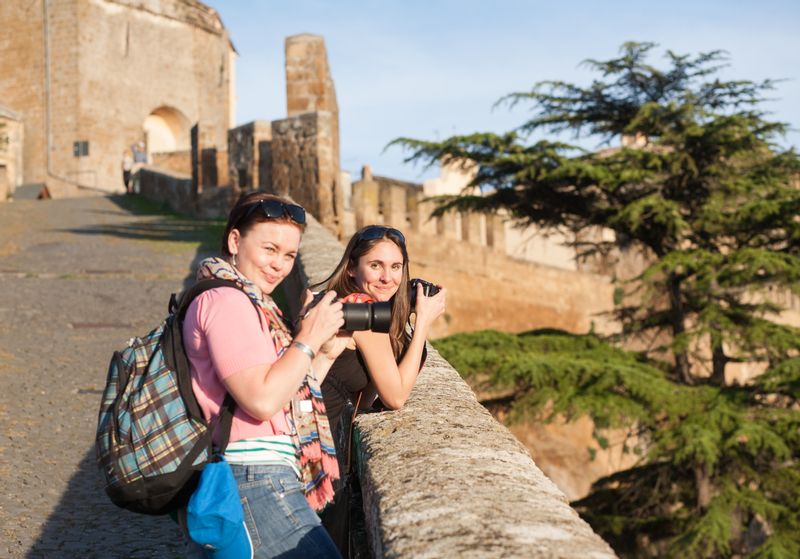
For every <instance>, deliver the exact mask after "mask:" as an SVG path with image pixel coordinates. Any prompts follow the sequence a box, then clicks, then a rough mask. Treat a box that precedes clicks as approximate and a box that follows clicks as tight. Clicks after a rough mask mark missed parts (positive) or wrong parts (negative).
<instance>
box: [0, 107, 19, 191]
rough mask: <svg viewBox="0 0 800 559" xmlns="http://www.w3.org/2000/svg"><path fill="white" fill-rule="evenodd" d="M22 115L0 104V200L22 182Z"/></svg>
mask: <svg viewBox="0 0 800 559" xmlns="http://www.w3.org/2000/svg"><path fill="white" fill-rule="evenodd" d="M22 142H23V126H22V117H21V116H20V115H19V114H17V113H15V112H14V111H12V110H11V109H9V108H8V107H4V106H3V105H0V202H2V201H3V200H7V199H8V198H9V197H10V196H12V195H13V194H14V191H15V190H16V188H17V187H18V186H19V185H21V184H22Z"/></svg>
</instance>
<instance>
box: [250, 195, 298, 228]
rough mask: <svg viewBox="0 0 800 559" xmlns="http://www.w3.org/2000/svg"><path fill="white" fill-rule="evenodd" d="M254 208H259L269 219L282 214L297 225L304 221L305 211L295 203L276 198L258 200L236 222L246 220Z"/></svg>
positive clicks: (276, 217)
mask: <svg viewBox="0 0 800 559" xmlns="http://www.w3.org/2000/svg"><path fill="white" fill-rule="evenodd" d="M256 208H261V211H263V212H264V215H265V216H266V217H268V218H270V219H278V218H280V217H283V216H288V217H289V219H291V220H292V221H294V222H295V223H297V224H298V225H305V223H306V211H305V210H304V209H303V208H302V207H301V206H298V205H297V204H284V203H283V202H279V201H278V200H259V201H258V202H255V203H254V204H253V205H252V206H250V207H249V208H248V209H247V211H246V212H245V213H244V214H243V215H242V217H241V219H239V221H238V222H237V224H240V223H242V222H243V221H246V220H247V218H248V217H250V216H251V215H252V214H253V212H254V211H256Z"/></svg>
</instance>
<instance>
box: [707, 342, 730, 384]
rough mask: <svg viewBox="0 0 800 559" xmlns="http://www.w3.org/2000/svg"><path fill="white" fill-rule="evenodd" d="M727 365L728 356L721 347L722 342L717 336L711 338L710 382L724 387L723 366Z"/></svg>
mask: <svg viewBox="0 0 800 559" xmlns="http://www.w3.org/2000/svg"><path fill="white" fill-rule="evenodd" d="M727 364H728V356H727V355H725V349H724V348H723V347H722V340H721V339H720V337H719V336H716V335H712V336H711V367H712V368H711V382H712V383H713V384H715V385H717V386H725V366H726V365H727Z"/></svg>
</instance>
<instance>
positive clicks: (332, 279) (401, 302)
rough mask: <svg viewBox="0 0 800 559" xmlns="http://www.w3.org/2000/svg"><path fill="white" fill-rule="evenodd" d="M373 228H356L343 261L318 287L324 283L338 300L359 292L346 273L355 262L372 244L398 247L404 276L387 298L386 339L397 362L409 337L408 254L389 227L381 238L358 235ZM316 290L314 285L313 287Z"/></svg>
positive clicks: (356, 263) (354, 266)
mask: <svg viewBox="0 0 800 559" xmlns="http://www.w3.org/2000/svg"><path fill="white" fill-rule="evenodd" d="M370 227H375V226H374V225H368V226H367V227H362V228H361V229H359V230H358V231H357V232H356V233H355V234H354V235H353V236H352V237H351V238H350V241H349V242H348V243H347V248H345V250H344V254H343V255H342V259H341V260H340V261H339V264H337V265H336V269H334V271H333V273H332V274H331V275H330V276H329V277H328V279H326V280H323V281H321V282H320V283H318V284H317V286H319V285H323V284H327V285H326V288H327V289H332V290H334V291H335V292H336V294H337V295H338V296H339V297H344V296H345V295H350V294H351V293H360V289H359V287H358V285H357V284H356V282H355V280H354V279H353V278H352V277H350V274H348V273H347V272H349V271H351V270H354V269H355V268H356V266H358V260H359V259H360V258H361V257H362V256H364V255H365V254H367V253H368V252H369V251H370V250H372V249H373V247H374V246H375V245H377V244H378V243H380V242H383V241H389V242H392V243H394V244H395V245H397V247H398V248H399V249H400V253H401V254H402V255H403V274H402V277H401V278H400V285H399V286H398V287H397V293H395V294H394V295H393V296H392V298H391V299H390V301H391V303H392V322H391V326H390V327H389V339H390V341H391V343H392V352H393V353H394V357H395V359H398V358H399V357H400V356H401V355H402V354H403V352H404V351H405V349H406V347H407V346H408V343H409V337H408V334H407V333H406V323H407V322H408V318H409V316H410V315H411V302H410V301H409V298H408V282H409V274H408V251H407V250H406V245H405V242H401V240H400V239H398V238H397V236H396V235H394V234H392V233H391V229H390V228H388V227H387V228H386V231H385V232H384V234H383V236H382V237H378V238H377V239H361V233H362V232H363V231H364V230H365V229H368V228H370ZM315 287H316V286H315Z"/></svg>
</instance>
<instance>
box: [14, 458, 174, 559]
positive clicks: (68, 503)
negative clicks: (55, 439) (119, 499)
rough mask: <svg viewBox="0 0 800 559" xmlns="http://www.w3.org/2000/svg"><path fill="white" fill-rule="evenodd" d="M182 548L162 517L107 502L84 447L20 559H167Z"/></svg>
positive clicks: (94, 464) (170, 558)
mask: <svg viewBox="0 0 800 559" xmlns="http://www.w3.org/2000/svg"><path fill="white" fill-rule="evenodd" d="M184 550H185V545H184V543H183V539H182V537H181V535H180V532H179V530H178V528H177V526H176V524H175V523H174V522H173V521H172V520H171V519H170V518H169V517H168V516H159V517H155V516H146V515H142V514H135V513H132V512H128V511H125V510H122V509H120V508H117V507H116V506H115V505H113V504H112V503H111V501H110V500H109V499H108V497H107V496H106V494H105V492H104V491H103V487H102V481H101V479H100V474H99V473H98V471H97V464H96V462H95V454H94V449H90V450H89V451H88V452H87V453H86V455H85V456H84V458H83V460H81V462H80V464H79V465H78V469H77V471H76V472H75V474H74V475H73V476H72V478H71V479H70V481H69V484H68V486H67V489H66V491H65V492H64V494H63V495H62V496H61V500H60V501H59V503H58V506H57V507H56V508H55V510H54V512H53V513H52V514H51V515H50V517H49V518H48V519H47V522H46V523H45V525H44V527H43V529H42V533H41V535H40V536H39V538H38V539H37V540H36V542H35V543H34V544H33V546H32V547H31V548H30V550H29V551H28V553H27V555H26V558H27V559H68V558H69V559H75V558H81V559H173V558H178V557H184V555H185V552H184Z"/></svg>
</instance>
